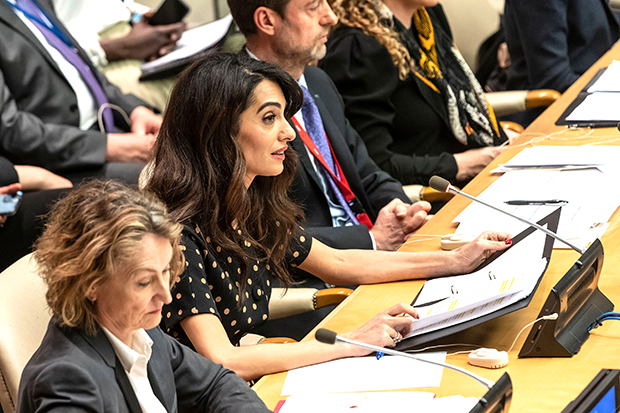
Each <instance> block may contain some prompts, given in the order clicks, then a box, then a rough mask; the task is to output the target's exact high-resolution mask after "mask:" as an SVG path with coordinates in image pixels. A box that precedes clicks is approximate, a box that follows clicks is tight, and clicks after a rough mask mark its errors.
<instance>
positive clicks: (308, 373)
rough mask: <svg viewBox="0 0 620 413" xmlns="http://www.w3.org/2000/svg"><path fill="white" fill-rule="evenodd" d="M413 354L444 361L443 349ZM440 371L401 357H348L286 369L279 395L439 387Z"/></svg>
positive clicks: (439, 368)
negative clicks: (435, 351) (441, 350)
mask: <svg viewBox="0 0 620 413" xmlns="http://www.w3.org/2000/svg"><path fill="white" fill-rule="evenodd" d="M336 345H338V344H336ZM416 357H420V358H425V359H428V360H433V361H436V362H442V363H445V361H446V353H445V352H439V353H426V354H419V355H416ZM442 374H443V367H439V366H435V365H432V364H428V363H424V362H422V361H417V360H412V359H408V358H404V357H392V356H384V357H381V358H380V359H379V360H377V358H376V357H374V356H368V357H351V358H346V359H340V360H333V361H328V362H326V363H320V364H314V365H312V366H306V367H300V368H298V369H293V370H290V371H289V372H288V373H287V374H286V380H285V381H284V386H283V387H282V396H290V395H293V394H294V395H298V394H322V393H346V392H356V391H374V390H399V389H410V388H419V387H439V383H440V382H441V375H442Z"/></svg>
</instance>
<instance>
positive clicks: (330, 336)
mask: <svg viewBox="0 0 620 413" xmlns="http://www.w3.org/2000/svg"><path fill="white" fill-rule="evenodd" d="M314 337H315V338H316V340H317V341H319V342H321V343H325V344H336V342H338V341H340V342H342V343H347V344H352V345H354V346H358V347H362V348H365V349H368V350H372V351H377V352H381V353H384V354H391V355H393V356H401V357H407V358H410V359H413V360H417V361H421V362H423V363H429V364H434V365H435V366H440V367H445V368H447V369H450V370H454V371H458V372H459V373H462V374H465V375H467V376H469V377H471V378H472V379H474V380H476V381H477V382H478V383H480V384H482V385H483V386H484V387H486V388H487V389H490V388H491V387H493V385H494V384H495V383H494V382H492V381H491V380H487V379H485V378H484V377H480V376H478V375H476V374H474V373H471V372H469V371H467V370H465V369H462V368H460V367H457V366H453V365H451V364H447V363H440V362H437V361H432V360H426V359H423V358H419V357H416V356H413V355H411V354H408V353H404V352H402V351H397V350H392V349H391V348H386V347H379V346H373V345H372V344H366V343H362V342H360V341H355V340H350V339H348V338H346V337H342V336H339V335H338V334H336V333H335V332H334V331H331V330H327V329H325V328H319V329H318V330H317V331H316V333H315V334H314Z"/></svg>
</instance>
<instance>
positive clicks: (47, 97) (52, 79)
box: [0, 0, 146, 171]
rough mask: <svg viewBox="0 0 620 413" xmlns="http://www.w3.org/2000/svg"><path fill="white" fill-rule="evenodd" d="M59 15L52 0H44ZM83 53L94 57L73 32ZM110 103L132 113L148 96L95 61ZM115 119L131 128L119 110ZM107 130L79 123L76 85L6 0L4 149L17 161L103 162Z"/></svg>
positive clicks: (1, 59) (0, 150) (0, 74)
mask: <svg viewBox="0 0 620 413" xmlns="http://www.w3.org/2000/svg"><path fill="white" fill-rule="evenodd" d="M39 3H40V4H41V5H42V7H43V8H44V9H45V10H46V12H47V14H48V16H50V18H51V19H52V20H54V21H55V23H56V24H57V25H58V26H59V27H62V25H61V23H60V22H58V21H57V20H56V19H55V15H54V12H53V10H52V5H51V1H50V0H39ZM63 31H64V32H65V34H66V35H67V37H69V39H71V41H72V42H73V45H74V47H75V48H76V49H77V50H78V53H79V54H80V56H81V57H82V59H83V60H84V61H85V62H87V63H88V64H89V65H90V60H89V59H88V56H86V54H85V53H84V51H83V50H82V49H81V48H80V47H79V45H78V43H77V42H76V41H75V40H74V39H73V38H72V37H71V35H70V34H69V33H68V32H67V31H66V30H63ZM91 70H92V71H93V73H95V75H96V76H97V78H98V80H99V82H100V83H101V86H102V87H103V90H104V91H105V93H106V95H107V97H108V100H109V101H110V103H113V104H116V105H118V106H120V107H121V108H122V109H123V110H124V111H125V112H127V113H128V114H129V113H131V111H133V109H135V108H136V107H137V106H140V105H142V106H146V104H145V103H144V102H142V101H141V100H139V99H138V98H136V97H134V96H130V95H123V94H122V93H121V92H120V90H119V89H118V88H117V87H116V86H114V85H112V84H111V83H109V82H108V81H107V79H106V78H105V76H103V75H102V74H101V73H99V72H98V71H97V70H96V69H95V68H94V67H92V66H91ZM114 116H115V123H116V125H117V126H118V127H119V128H121V129H125V130H128V125H127V124H126V123H125V122H124V120H123V119H122V117H121V116H120V115H119V114H117V113H115V114H114ZM106 150H107V137H106V135H104V134H102V133H100V132H98V131H94V130H88V131H82V130H80V129H79V111H78V106H77V99H76V96H75V93H74V92H73V89H72V88H71V86H70V85H69V83H68V82H67V80H66V79H65V77H64V76H63V74H62V72H61V71H60V69H59V68H58V66H57V65H56V62H55V61H54V60H53V59H52V57H51V56H50V55H49V53H48V52H47V50H46V49H45V47H43V45H42V44H41V43H40V42H39V41H38V40H37V38H36V37H35V36H34V34H32V32H31V31H30V30H29V29H28V27H26V25H25V24H24V23H23V22H22V20H21V19H20V18H19V17H18V16H17V15H16V14H15V12H14V11H13V10H12V7H11V6H10V5H9V4H8V3H7V2H6V1H0V155H4V156H6V157H7V158H9V159H10V160H11V161H12V162H13V163H15V164H25V165H38V166H42V167H45V168H46V169H49V170H52V171H65V170H70V169H78V168H92V167H101V166H103V164H104V163H105V155H106Z"/></svg>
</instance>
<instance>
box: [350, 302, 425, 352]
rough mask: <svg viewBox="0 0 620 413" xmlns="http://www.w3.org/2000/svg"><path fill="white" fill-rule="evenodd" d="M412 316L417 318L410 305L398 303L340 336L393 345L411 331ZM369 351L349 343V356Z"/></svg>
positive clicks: (374, 343) (386, 345)
mask: <svg viewBox="0 0 620 413" xmlns="http://www.w3.org/2000/svg"><path fill="white" fill-rule="evenodd" d="M413 318H416V319H417V318H418V313H417V311H416V310H415V309H414V308H413V307H412V306H410V305H407V304H403V303H399V304H396V305H394V306H392V307H390V308H388V309H387V310H385V311H382V312H380V313H379V314H377V315H376V316H374V317H373V318H371V319H370V320H368V322H366V324H364V325H363V326H361V327H360V328H358V329H357V330H353V331H351V332H350V333H347V334H343V335H342V336H343V337H346V338H349V339H351V340H356V341H360V342H362V343H366V344H372V345H375V346H379V347H394V346H395V345H396V343H397V342H398V341H400V339H402V338H403V337H404V336H406V335H407V334H409V332H410V331H411V322H412V321H413ZM369 353H371V351H370V350H366V349H364V348H362V347H357V346H353V345H351V356H365V355H366V354H369Z"/></svg>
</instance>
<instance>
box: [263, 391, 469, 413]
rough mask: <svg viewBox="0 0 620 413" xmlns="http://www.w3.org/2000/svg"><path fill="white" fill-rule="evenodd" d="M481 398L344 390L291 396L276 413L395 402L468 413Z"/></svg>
mask: <svg viewBox="0 0 620 413" xmlns="http://www.w3.org/2000/svg"><path fill="white" fill-rule="evenodd" d="M476 403H478V399H476V398H475V397H468V398H465V397H463V396H449V397H435V395H434V394H433V393H426V392H413V391H411V392H387V393H343V394H325V395H320V396H314V395H313V396H291V397H289V398H288V399H286V401H283V402H281V403H280V404H279V405H278V407H277V408H276V410H275V412H276V413H306V412H307V413H316V412H321V413H340V412H342V413H345V412H346V413H377V412H385V411H389V410H391V408H390V407H392V406H396V408H395V410H398V411H399V412H415V413H436V412H451V413H467V412H469V411H470V410H471V409H472V408H473V407H474V406H475V404H476Z"/></svg>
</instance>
